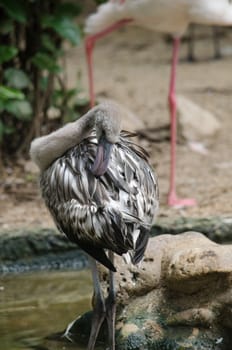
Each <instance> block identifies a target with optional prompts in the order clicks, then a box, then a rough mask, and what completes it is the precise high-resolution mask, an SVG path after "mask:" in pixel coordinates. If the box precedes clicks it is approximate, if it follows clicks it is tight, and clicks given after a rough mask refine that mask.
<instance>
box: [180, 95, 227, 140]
mask: <svg viewBox="0 0 232 350" xmlns="http://www.w3.org/2000/svg"><path fill="white" fill-rule="evenodd" d="M177 113H178V123H179V125H178V133H179V136H181V138H184V139H185V140H187V141H199V142H204V141H206V140H207V139H208V138H210V137H212V136H214V135H215V134H216V133H217V132H218V130H219V129H220V127H221V126H220V123H219V121H218V120H217V118H216V117H215V116H214V115H213V114H212V113H211V112H209V111H208V110H206V109H204V108H202V107H200V106H198V105H197V104H196V103H194V102H192V101H191V100H189V99H187V98H186V97H184V96H181V95H179V96H178V97H177Z"/></svg>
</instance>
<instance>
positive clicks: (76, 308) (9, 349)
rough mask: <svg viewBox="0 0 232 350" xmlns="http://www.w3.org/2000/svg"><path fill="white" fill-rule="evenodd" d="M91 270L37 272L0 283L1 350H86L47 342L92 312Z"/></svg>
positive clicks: (55, 342)
mask: <svg viewBox="0 0 232 350" xmlns="http://www.w3.org/2000/svg"><path fill="white" fill-rule="evenodd" d="M91 296H92V281H91V275H90V272H89V271H88V270H83V271H75V272H74V271H63V272H38V273H33V274H23V275H18V276H17V275H10V276H7V277H4V278H1V279H0V350H30V349H37V350H46V349H49V350H50V349H52V350H61V349H62V350H65V349H70V348H71V349H76V350H84V349H86V347H85V346H84V347H80V346H77V345H73V344H67V343H64V342H60V341H59V342H58V341H54V340H52V341H51V340H46V337H47V336H50V335H52V334H54V333H57V332H61V331H63V330H64V329H65V328H66V326H67V325H68V324H69V323H70V322H71V321H72V320H74V319H75V318H76V317H77V316H78V315H80V314H82V313H84V312H86V311H88V310H89V309H90V308H91Z"/></svg>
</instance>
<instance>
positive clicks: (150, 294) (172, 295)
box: [76, 232, 232, 350]
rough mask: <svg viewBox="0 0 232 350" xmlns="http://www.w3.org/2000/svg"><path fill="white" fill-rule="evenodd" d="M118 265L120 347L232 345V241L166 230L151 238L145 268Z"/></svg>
mask: <svg viewBox="0 0 232 350" xmlns="http://www.w3.org/2000/svg"><path fill="white" fill-rule="evenodd" d="M116 266H117V271H118V272H117V273H116V278H117V283H116V285H117V286H118V293H117V324H116V330H117V332H116V341H117V345H118V349H120V350H121V349H123V350H137V349H139V350H140V349H144V350H145V349H157V350H158V349H170V350H174V349H175V350H177V349H183V350H184V349H186V350H199V349H201V350H206V349H207V350H209V349H210V350H219V349H224V350H229V349H231V344H232V336H231V329H232V245H219V244H216V243H214V242H212V241H210V240H209V239H208V238H206V237H205V236H204V235H203V234H201V233H199V232H185V233H183V234H179V235H176V236H172V235H169V234H166V235H161V236H158V237H155V238H152V239H150V242H149V246H148V249H147V251H146V255H145V259H144V261H143V263H142V264H141V266H138V267H135V266H130V265H125V263H124V262H123V261H122V259H121V258H120V257H116ZM102 283H103V285H104V286H105V288H107V282H106V278H105V270H103V269H102ZM76 326H77V329H78V324H76Z"/></svg>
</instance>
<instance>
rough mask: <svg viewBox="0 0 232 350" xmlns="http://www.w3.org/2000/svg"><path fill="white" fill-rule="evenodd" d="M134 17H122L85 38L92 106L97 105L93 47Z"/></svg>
mask: <svg viewBox="0 0 232 350" xmlns="http://www.w3.org/2000/svg"><path fill="white" fill-rule="evenodd" d="M131 21H132V19H126V18H125V19H122V20H120V21H118V22H115V23H114V24H112V25H111V26H109V27H107V28H105V29H104V30H102V31H100V32H98V33H96V34H93V35H90V36H87V38H86V39H85V50H86V56H87V69H88V80H89V96H90V107H91V108H92V107H93V106H94V105H95V93H94V79H93V49H94V44H95V42H96V41H97V40H98V39H101V38H103V37H104V36H106V35H107V34H109V33H111V32H113V31H114V30H116V29H119V28H121V27H123V26H124V25H126V24H127V23H130V22H131Z"/></svg>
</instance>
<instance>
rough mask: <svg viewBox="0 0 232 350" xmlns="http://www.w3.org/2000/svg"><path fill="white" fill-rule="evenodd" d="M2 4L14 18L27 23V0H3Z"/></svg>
mask: <svg viewBox="0 0 232 350" xmlns="http://www.w3.org/2000/svg"><path fill="white" fill-rule="evenodd" d="M0 6H2V7H3V8H4V10H5V11H6V13H7V14H8V15H9V16H10V17H11V18H13V19H14V20H16V21H18V22H21V23H25V22H26V20H27V12H26V1H24V0H17V1H15V0H1V1H0Z"/></svg>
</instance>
